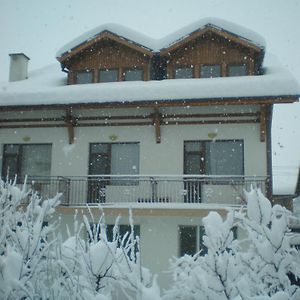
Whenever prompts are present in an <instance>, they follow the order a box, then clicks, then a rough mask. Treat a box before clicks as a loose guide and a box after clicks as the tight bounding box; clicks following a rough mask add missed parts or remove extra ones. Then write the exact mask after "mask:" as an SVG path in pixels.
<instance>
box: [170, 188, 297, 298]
mask: <svg viewBox="0 0 300 300" xmlns="http://www.w3.org/2000/svg"><path fill="white" fill-rule="evenodd" d="M246 199H247V208H246V209H243V210H241V211H239V212H235V211H233V210H231V211H229V212H228V214H227V217H226V219H225V220H224V221H223V220H222V218H221V216H220V215H219V214H218V213H216V212H211V213H209V215H208V216H207V217H205V218H204V219H203V224H204V226H205V232H206V236H205V237H204V244H205V246H206V247H207V249H208V251H207V254H206V255H205V256H201V255H200V253H197V254H196V255H194V256H193V257H190V256H187V255H186V256H184V257H181V258H179V259H176V260H174V261H173V263H172V266H171V269H172V271H173V278H174V282H173V286H172V287H171V289H170V290H169V291H167V292H166V295H165V299H185V300H186V299H206V300H223V299H224V300H225V299H230V300H233V299H235V300H263V299H272V300H274V299H276V300H277V299H282V300H284V299H289V300H298V299H300V290H299V288H298V287H297V286H295V285H292V284H291V282H290V280H289V275H290V274H293V276H295V277H296V278H297V277H300V263H299V253H298V251H297V250H296V249H295V248H294V247H292V246H291V234H290V233H289V231H290V230H289V227H288V220H289V217H290V213H289V212H288V211H287V210H286V209H285V208H283V207H282V206H279V205H274V206H273V207H272V206H271V203H270V201H269V200H268V199H267V198H265V197H264V195H263V194H262V193H261V191H260V190H257V189H252V190H251V191H250V192H248V193H247V192H246ZM235 226H238V227H239V230H240V231H243V232H244V235H245V238H244V239H242V240H234V239H233V233H232V229H233V228H234V227H235Z"/></svg>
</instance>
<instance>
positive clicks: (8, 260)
mask: <svg viewBox="0 0 300 300" xmlns="http://www.w3.org/2000/svg"><path fill="white" fill-rule="evenodd" d="M59 198H60V195H57V196H56V197H54V198H53V199H47V200H42V199H41V198H39V197H38V195H37V194H36V193H32V192H30V191H29V192H27V191H26V185H24V186H23V188H22V189H21V190H20V189H19V188H18V187H17V186H16V184H15V183H13V184H8V183H5V182H3V181H0V299H1V300H6V299H7V300H8V299H11V300H16V299H17V300H19V299H20V300H27V299H39V300H44V299H45V300H46V299H47V300H60V299H61V300H62V299H63V300H67V299H72V300H77V299H78V300H79V299H85V300H92V299H93V300H108V299H111V298H112V297H113V295H116V294H118V293H119V295H122V296H121V297H122V299H124V298H125V297H126V298H128V299H132V298H136V299H143V300H148V299H149V300H150V299H153V300H155V299H160V297H159V289H158V286H157V284H156V281H155V280H152V276H151V274H150V272H149V271H148V270H147V269H145V268H143V267H142V265H141V261H140V255H139V252H136V251H133V250H134V249H136V247H137V248H138V246H139V245H138V240H137V239H136V238H135V236H134V232H133V224H132V222H131V232H130V233H128V236H127V237H125V238H124V237H123V238H122V239H121V236H120V235H119V231H118V224H117V223H116V225H115V228H114V234H113V240H112V241H111V242H109V241H108V240H107V237H106V228H105V224H104V222H103V219H104V218H103V216H102V217H101V218H100V220H98V221H97V222H96V225H95V226H93V227H92V228H90V223H89V221H88V218H84V222H83V223H82V224H81V223H79V222H77V220H76V216H75V222H74V228H73V230H72V232H73V234H70V233H69V237H68V238H67V239H66V240H65V241H63V240H62V237H61V235H60V233H59V231H58V224H57V223H55V222H54V221H53V220H51V219H52V216H53V213H54V212H55V208H56V207H57V205H59ZM130 220H132V218H131V219H130ZM94 221H95V220H94ZM94 224H95V223H94ZM70 231H71V230H70ZM70 231H69V232H70ZM82 231H84V232H88V233H89V234H88V235H89V238H88V239H87V240H86V239H83V238H82V236H83V235H82Z"/></svg>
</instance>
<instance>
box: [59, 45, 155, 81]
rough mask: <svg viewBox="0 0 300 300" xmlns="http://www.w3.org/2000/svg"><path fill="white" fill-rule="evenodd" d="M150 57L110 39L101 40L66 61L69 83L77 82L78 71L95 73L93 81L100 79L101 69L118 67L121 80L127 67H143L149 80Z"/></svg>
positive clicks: (145, 76)
mask: <svg viewBox="0 0 300 300" xmlns="http://www.w3.org/2000/svg"><path fill="white" fill-rule="evenodd" d="M149 60H150V58H149V57H148V56H147V55H145V54H143V53H140V52H138V51H135V50H133V49H131V48H129V47H126V46H124V45H121V44H119V43H117V42H114V41H110V40H101V41H100V42H99V43H97V44H95V45H93V46H92V47H91V48H89V49H86V50H84V51H82V52H80V53H79V54H77V55H75V56H74V57H72V58H70V59H69V60H68V61H67V62H66V63H65V65H66V67H67V68H68V69H69V76H68V83H69V84H74V83H76V72H80V71H83V70H89V71H91V72H92V73H93V82H98V80H99V70H100V69H117V70H118V71H119V80H120V81H121V80H123V72H124V70H125V69H129V68H130V69H131V68H136V69H142V70H143V74H144V80H149V72H150V68H149Z"/></svg>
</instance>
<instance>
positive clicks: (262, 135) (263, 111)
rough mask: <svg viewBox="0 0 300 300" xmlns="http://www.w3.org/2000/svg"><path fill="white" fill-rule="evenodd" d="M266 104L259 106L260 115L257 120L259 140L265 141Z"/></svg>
mask: <svg viewBox="0 0 300 300" xmlns="http://www.w3.org/2000/svg"><path fill="white" fill-rule="evenodd" d="M266 114H267V111H266V106H265V105H261V108H260V117H259V121H260V141H261V142H265V141H266V134H267V120H266V119H267V118H266Z"/></svg>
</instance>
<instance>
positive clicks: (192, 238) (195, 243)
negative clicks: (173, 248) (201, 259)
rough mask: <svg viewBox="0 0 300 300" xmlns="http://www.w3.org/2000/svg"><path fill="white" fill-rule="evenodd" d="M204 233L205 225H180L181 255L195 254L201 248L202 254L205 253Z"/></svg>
mask: <svg viewBox="0 0 300 300" xmlns="http://www.w3.org/2000/svg"><path fill="white" fill-rule="evenodd" d="M204 235H205V229H204V226H179V255H180V256H183V255H185V254H187V255H194V254H196V253H197V252H199V251H200V250H201V252H200V255H205V254H206V253H207V248H206V246H204V243H203V236H204Z"/></svg>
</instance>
